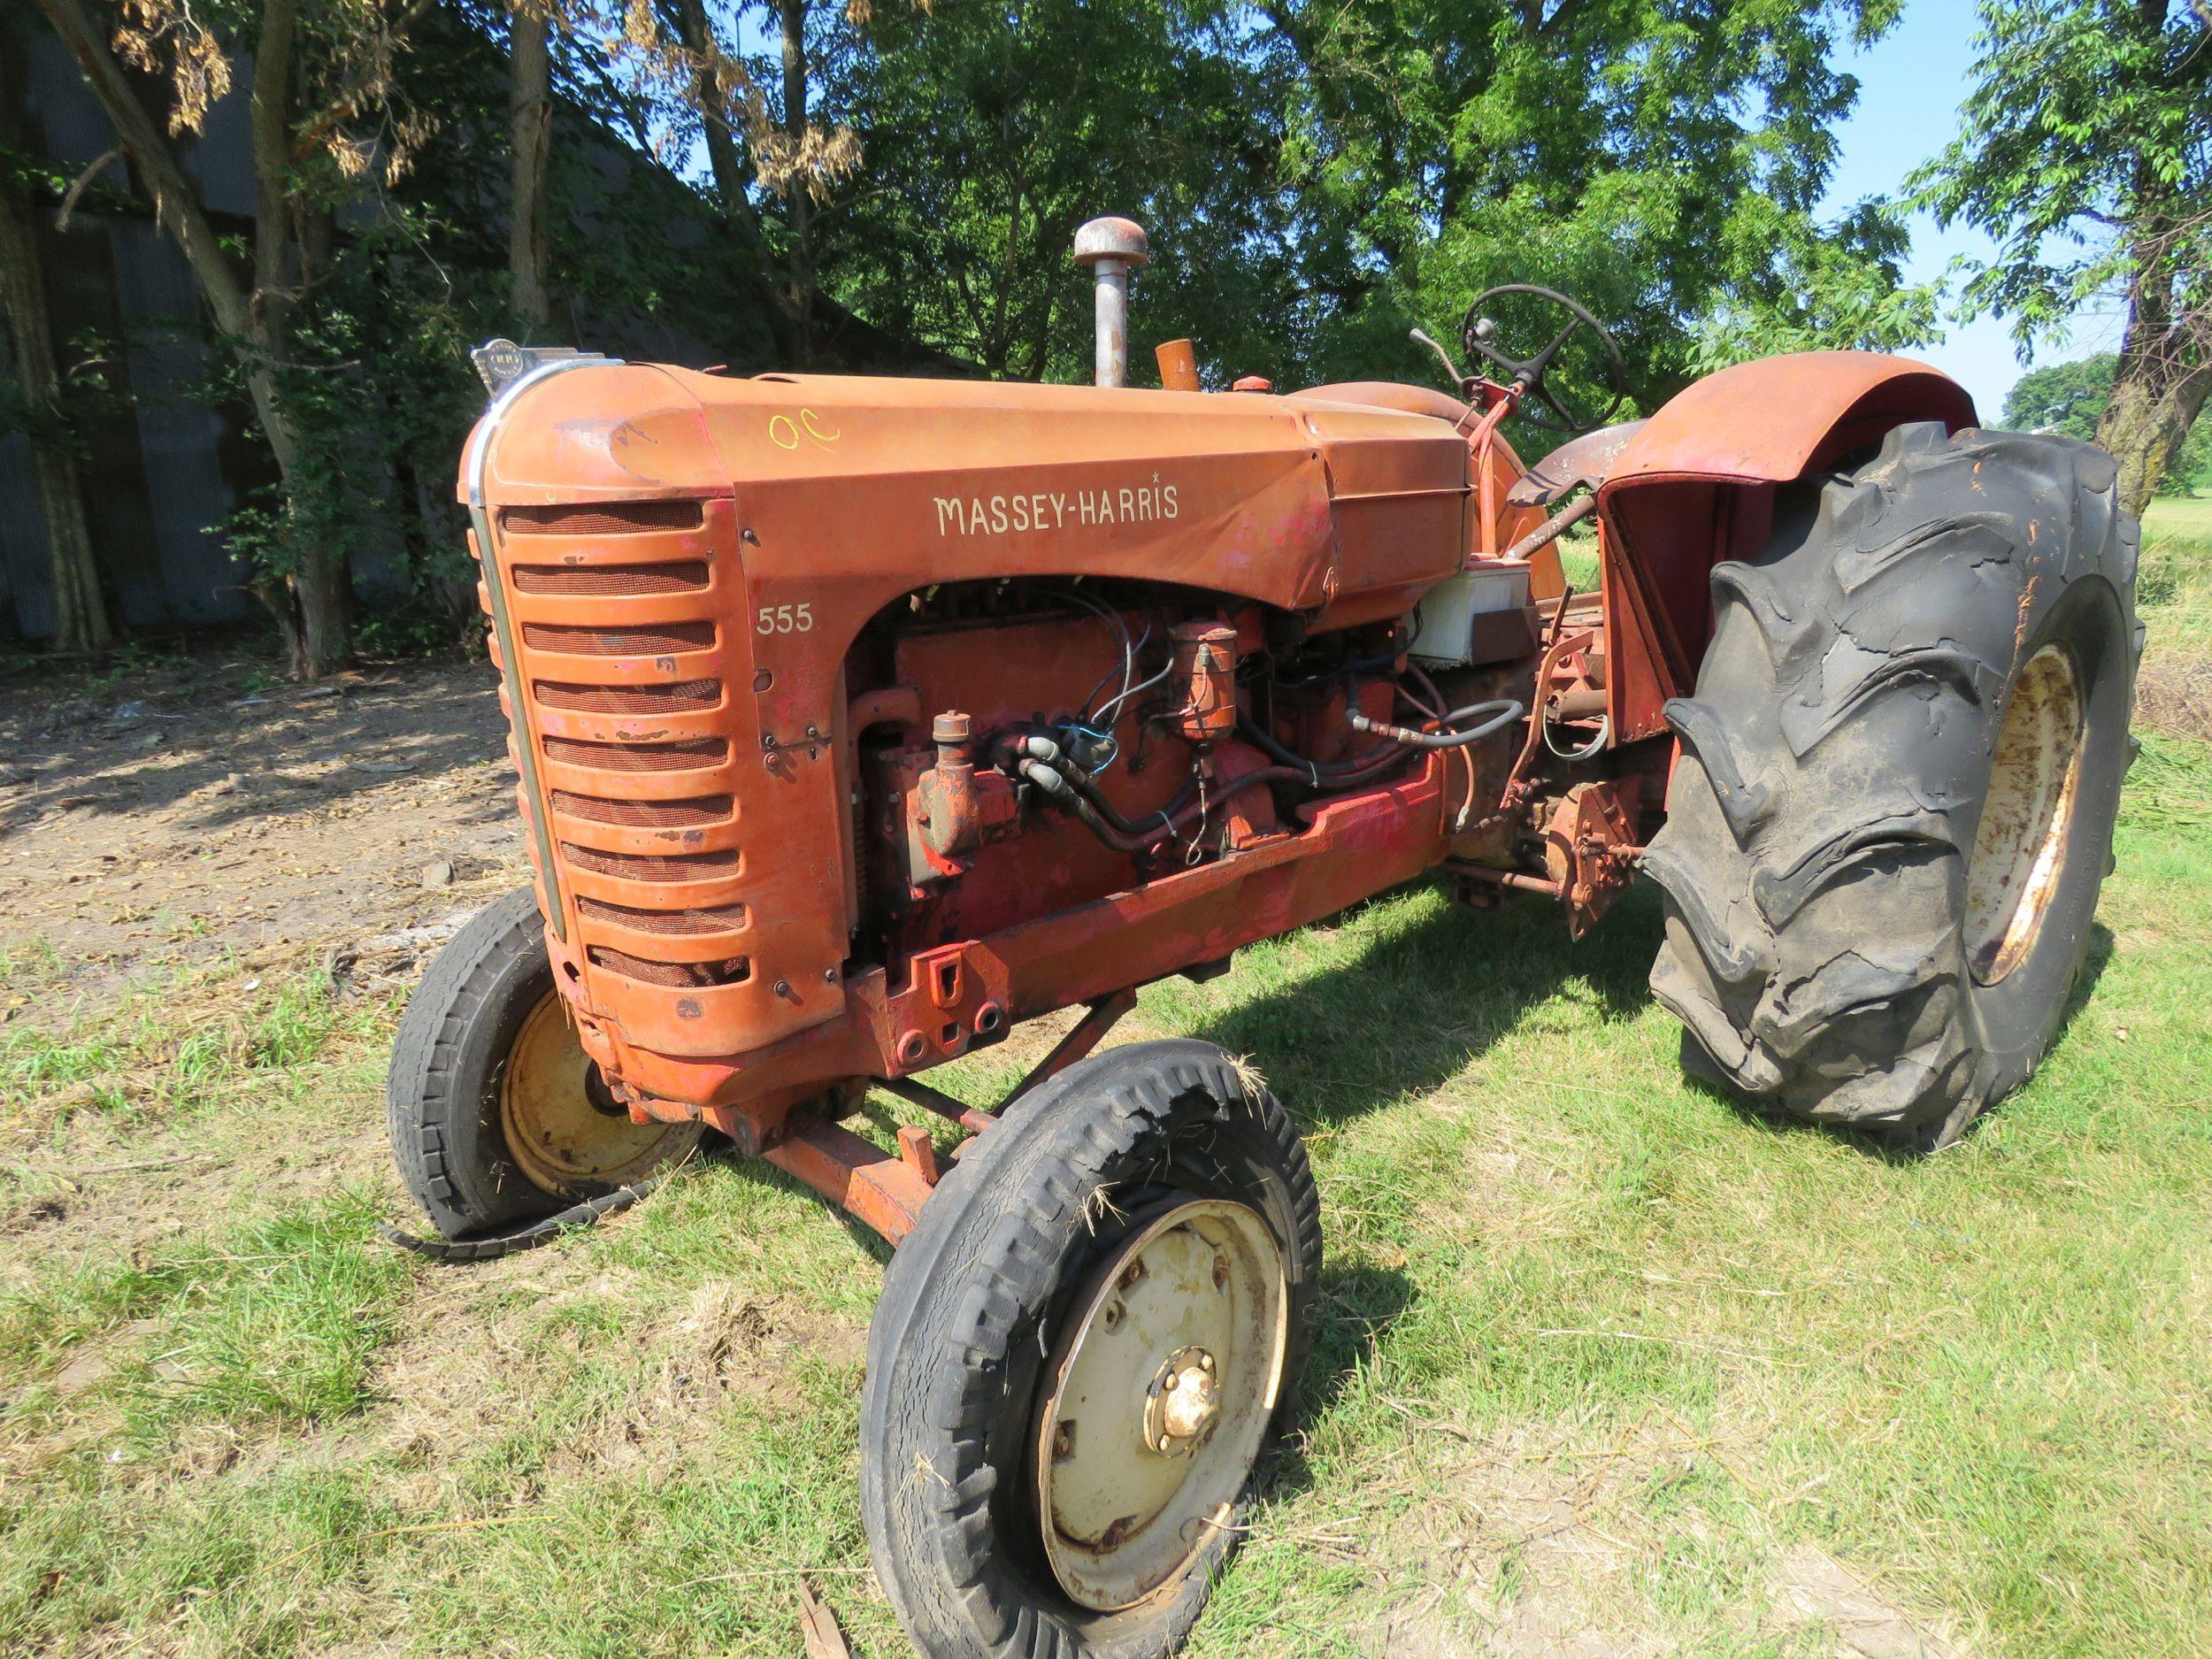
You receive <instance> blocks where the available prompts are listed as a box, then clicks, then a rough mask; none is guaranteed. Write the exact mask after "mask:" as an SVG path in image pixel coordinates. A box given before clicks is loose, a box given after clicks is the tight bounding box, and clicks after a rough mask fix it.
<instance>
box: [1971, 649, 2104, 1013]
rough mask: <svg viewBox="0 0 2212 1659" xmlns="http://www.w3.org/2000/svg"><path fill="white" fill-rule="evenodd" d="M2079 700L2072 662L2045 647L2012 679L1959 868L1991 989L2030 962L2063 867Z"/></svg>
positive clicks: (1978, 959)
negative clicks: (1967, 851) (1969, 850)
mask: <svg viewBox="0 0 2212 1659" xmlns="http://www.w3.org/2000/svg"><path fill="white" fill-rule="evenodd" d="M2082 715H2083V699H2082V687H2081V676H2080V673H2079V672H2078V670H2077V669H2076V667H2075V665H2074V657H2073V653H2071V652H2070V651H2069V650H2068V649H2066V648H2065V647H2064V646H2062V645H2058V644H2051V645H2046V646H2045V647H2043V648H2042V649H2040V650H2039V651H2037V652H2036V653H2035V655H2034V656H2033V657H2030V658H2029V659H2028V662H2027V665H2026V666H2025V667H2024V668H2023V669H2022V670H2021V671H2020V674H2019V677H2018V678H2017V679H2016V680H2014V682H2013V687H2012V695H2011V697H2010V699H2009V700H2008V702H2007V703H2006V705H2005V714H2004V719H2003V720H2002V722H2001V723H2000V725H1999V726H1998V729H1997V742H1996V747H1995V749H1994V750H1993V754H1992V757H1991V766H1990V776H1989V790H1988V793H1987V795H1985V798H1984V800H1983V803H1982V814H1981V821H1980V824H1979V825H1978V827H1977V829H1976V832H1975V836H1974V852H1973V856H1972V857H1971V858H1970V860H1969V861H1968V864H1967V866H1966V923H1965V934H1966V959H1967V964H1968V965H1969V967H1970V969H1971V970H1972V972H1973V975H1974V979H1975V982H1976V983H1977V984H1979V985H1985V986H1987V985H1995V984H1997V983H1998V982H1999V981H2001V980H2002V979H2004V978H2005V977H2006V976H2007V975H2008V974H2009V973H2011V972H2012V971H2013V970H2014V969H2016V968H2017V967H2018V966H2019V965H2020V964H2021V963H2023V962H2024V961H2025V960H2026V959H2027V956H2028V954H2029V953H2030V952H2031V951H2032V949H2034V948H2035V941H2036V940H2037V938H2038V937H2039V935H2040V933H2042V930H2043V922H2044V918H2045V917H2046V916H2047V915H2048V914H2049V912H2050V908H2051V901H2052V899H2053V898H2054V897H2055V895H2056V894H2057V891H2058V885H2059V876H2060V874H2061V873H2062V871H2063V870H2064V868H2065V864H2066V843H2067V840H2068V836H2069V833H2070V831H2071V829H2072V828H2073V822H2074V807H2075V801H2076V797H2077V795H2078V787H2077V785H2078V780H2079V777H2080V773H2081V749H2082V742H2081V739H2082V724H2083V721H2082Z"/></svg>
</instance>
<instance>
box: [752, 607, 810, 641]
mask: <svg viewBox="0 0 2212 1659" xmlns="http://www.w3.org/2000/svg"><path fill="white" fill-rule="evenodd" d="M813 627H814V607H813V606H812V605H810V604H799V605H763V606H762V607H761V608H760V612H759V614H758V616H757V617H756V618H754V623H753V631H754V632H755V633H756V634H807V633H810V632H812V630H813Z"/></svg>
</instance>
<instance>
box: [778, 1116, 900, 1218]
mask: <svg viewBox="0 0 2212 1659" xmlns="http://www.w3.org/2000/svg"><path fill="white" fill-rule="evenodd" d="M761 1156H763V1157H764V1158H766V1159H767V1160H768V1161H769V1162H770V1163H771V1164H774V1165H775V1166H776V1167H777V1168H778V1169H780V1170H781V1171H783V1172H784V1173H785V1174H787V1175H790V1176H795V1177H796V1178H797V1179H800V1180H802V1181H804V1182H805V1183H806V1184H807V1185H808V1186H809V1187H812V1188H813V1189H814V1190H815V1191H816V1192H818V1193H819V1194H822V1196H823V1197H825V1198H826V1199H828V1200H829V1201H830V1202H832V1203H833V1204H835V1205H836V1206H837V1207H838V1208H839V1209H841V1210H849V1211H850V1212H851V1213H852V1215H853V1216H854V1217H856V1219H858V1220H860V1221H862V1222H864V1223H866V1224H867V1225H869V1226H871V1227H873V1228H874V1229H875V1230H876V1231H877V1232H878V1233H881V1234H882V1235H883V1237H884V1238H885V1239H886V1240H887V1241H888V1242H890V1243H891V1244H894V1245H895V1244H897V1243H898V1242H899V1241H900V1240H902V1239H903V1238H905V1237H906V1235H907V1234H908V1233H911V1232H913V1231H914V1223H915V1221H916V1219H917V1218H918V1217H920V1215H921V1213H922V1205H923V1204H924V1203H925V1202H926V1201H927V1200H928V1198H929V1191H930V1187H932V1186H933V1182H931V1181H928V1180H925V1179H923V1177H922V1173H921V1171H920V1170H919V1169H918V1167H917V1160H915V1159H914V1158H912V1157H902V1156H899V1155H898V1154H897V1153H891V1152H886V1151H884V1150H883V1148H880V1147H879V1146H877V1145H876V1144H875V1143H874V1142H872V1141H864V1140H862V1139H861V1137H860V1136H858V1135H856V1134H855V1133H853V1132H852V1131H851V1130H849V1129H847V1128H844V1127H842V1126H841V1125H837V1124H832V1123H813V1124H809V1125H806V1126H805V1127H803V1128H802V1129H800V1130H799V1131H798V1132H797V1133H795V1134H792V1135H790V1136H789V1137H787V1139H785V1140H782V1141H778V1142H777V1143H776V1144H774V1145H773V1146H771V1147H769V1148H767V1149H766V1150H765V1151H764V1152H763V1153H762V1154H761Z"/></svg>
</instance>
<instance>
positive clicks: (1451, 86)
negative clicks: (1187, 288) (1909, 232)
mask: <svg viewBox="0 0 2212 1659" xmlns="http://www.w3.org/2000/svg"><path fill="white" fill-rule="evenodd" d="M1895 16H1896V5H1895V4H1894V0H1833V3H1832V4H1815V5H1810V6H1808V5H1804V4H1797V3H1796V0H1757V3H1756V4H1738V5H1732V6H1728V7H1725V8H1721V9H1718V10H1717V11H1715V12H1683V11H1681V10H1679V9H1678V8H1675V7H1672V6H1670V5H1666V4H1660V3H1659V0H1636V3H1634V4H1624V5H1613V6H1603V7H1599V6H1589V5H1585V4H1577V3H1575V0H1567V3H1566V4H1559V5H1556V6H1554V7H1552V8H1550V10H1549V12H1548V14H1546V13H1545V12H1543V11H1542V10H1541V9H1539V8H1531V7H1525V6H1521V5H1515V4H1503V3H1502V0H1488V3H1487V4H1476V5H1472V6H1470V7H1465V8H1458V9H1447V10H1445V11H1443V12H1438V11H1435V10H1433V9H1432V8H1429V7H1426V6H1421V5H1416V4H1407V3H1406V0H1358V3H1356V4H1352V5H1349V6H1345V5H1340V4H1324V3H1323V0H1280V3H1279V4H1272V5H1271V6H1269V7H1267V8H1266V10H1265V18H1266V23H1265V27H1264V28H1263V29H1262V30H1261V32H1260V33H1259V35H1258V36H1257V39H1258V42H1259V43H1260V46H1261V48H1262V50H1264V51H1266V52H1267V53H1268V54H1269V55H1270V56H1271V58H1273V59H1274V60H1276V61H1278V62H1281V63H1284V64H1285V65H1286V71H1285V73H1286V77H1287V78H1288V80H1289V81H1290V83H1291V96H1292V104H1291V111H1290V134H1289V140H1288V145H1287V150H1286V176H1287V178H1288V179H1289V180H1290V181H1291V182H1292V183H1293V184H1294V187H1295V188H1297V189H1298V190H1299V191H1300V193H1301V196H1302V208H1303V211H1305V212H1306V213H1309V214H1310V215H1311V216H1313V217H1314V218H1315V219H1317V221H1318V222H1319V223H1320V224H1321V225H1323V226H1325V227H1327V229H1328V231H1329V233H1330V234H1329V235H1328V236H1327V237H1326V238H1325V248H1326V249H1327V250H1328V253H1329V255H1330V260H1329V264H1328V265H1327V266H1325V268H1324V269H1322V270H1319V271H1316V272H1313V273H1310V278H1309V280H1310V283H1311V284H1312V286H1314V287H1316V288H1319V289H1321V290H1323V291H1325V292H1327V293H1329V294H1330V295H1331V296H1332V298H1333V301H1334V303H1333V307H1332V310H1333V312H1334V313H1336V314H1337V315H1341V316H1348V317H1350V318H1352V319H1355V321H1354V322H1353V324H1352V325H1351V326H1348V327H1346V326H1338V325H1332V326H1330V327H1329V328H1328V330H1327V333H1326V335H1325V339H1324V342H1323V349H1322V352H1321V356H1322V358H1323V362H1324V365H1325V367H1326V368H1327V369H1328V370H1329V371H1330V372H1332V373H1338V372H1374V371H1377V370H1381V369H1385V368H1387V369H1391V370H1394V371H1396V372H1397V373H1408V372H1409V371H1413V364H1414V362H1415V361H1416V359H1414V358H1412V357H1410V355H1409V352H1410V349H1409V348H1407V347H1405V346H1403V345H1402V344H1398V345H1395V346H1394V347H1393V348H1392V349H1391V352H1390V354H1389V355H1388V356H1387V357H1385V356H1383V354H1382V350H1381V348H1382V347H1383V346H1384V344H1385V342H1388V341H1389V340H1390V338H1391V336H1393V335H1395V336H1397V338H1398V340H1400V341H1402V337H1403V329H1404V327H1405V326H1407V325H1409V323H1412V322H1422V323H1425V324H1427V325H1429V326H1432V328H1433V327H1434V326H1436V325H1438V324H1444V325H1447V326H1448V325H1450V324H1451V323H1453V322H1455V321H1456V320H1457V318H1458V315H1459V313H1460V311H1461V310H1462V309H1463V307H1464V306H1465V304H1466V303H1467V301H1468V300H1469V299H1470V298H1471V296H1473V295H1474V293H1475V292H1476V291H1477V290H1479V289H1480V288H1485V287H1487V286H1490V285H1492V284H1494V283H1498V282H1504V281H1511V280H1532V281H1538V282H1542V283H1546V284H1548V285H1549V286H1552V287H1555V288H1563V289H1564V290H1566V291H1567V292H1570V293H1572V294H1574V295H1576V296H1578V297H1580V298H1582V299H1583V300H1584V301H1585V302H1586V303H1589V304H1590V305H1591V306H1592V308H1593V309H1594V310H1595V311H1597V312H1598V314H1599V315H1600V316H1601V317H1603V318H1605V319H1607V320H1608V321H1609V323H1610V324H1611V325H1612V326H1614V327H1615V329H1616V331H1617V333H1618V334H1619V335H1620V337H1621V340H1622V343H1623V346H1624V349H1625V350H1626V354H1627V357H1628V360H1629V364H1630V373H1631V375H1632V380H1633V387H1634V391H1635V394H1636V396H1637V398H1638V400H1639V401H1640V402H1641V403H1645V404H1647V405H1648V404H1650V403H1654V402H1655V401H1656V400H1657V399H1659V398H1661V397H1663V396H1666V395H1667V394H1669V393H1671V391H1673V390H1674V389H1676V388H1678V386H1679V385H1681V384H1682V383H1683V381H1684V380H1686V379H1687V378H1688V377H1689V376H1690V375H1691V374H1692V373H1694V372H1696V371H1697V370H1698V369H1700V368H1701V367H1704V366H1707V365H1709V364H1710V363H1712V362H1713V361H1715V360H1717V359H1719V358H1724V357H1732V356H1740V355H1747V354H1749V353H1751V352H1755V351H1758V350H1763V349H1775V348H1777V347H1787V346H1798V345H1803V344H1808V343H1818V344H1827V345H1844V344H1859V343H1870V344H1886V345H1893V344H1902V343H1907V342H1912V341H1915V340H1919V339H1924V338H1926V337H1928V336H1929V335H1930V334H1932V332H1933V326H1934V315H1933V309H1932V296H1927V295H1925V294H1921V293H1916V292H1914V293H1908V294H1905V295H1899V294H1898V293H1897V292H1896V290H1897V289H1898V287H1899V282H1898V273H1897V270H1896V268H1895V258H1896V256H1897V254H1898V253H1899V252H1900V251H1901V249H1902V246H1903V239H1902V233H1901V228H1900V227H1899V225H1898V223H1897V222H1896V220H1895V219H1894V218H1893V216H1891V215H1890V214H1889V213H1888V212H1886V211H1885V210H1883V209H1882V208H1880V207H1879V206H1878V204H1869V205H1867V206H1863V207H1862V208H1860V209H1858V210H1856V211H1854V212H1852V213H1850V214H1848V215H1847V216H1846V217H1845V218H1844V219H1843V220H1842V221H1841V222H1840V223H1839V224H1837V225H1834V226H1827V227H1824V226H1821V225H1820V224H1818V223H1817V222H1816V218H1815V213H1814V209H1815V205H1816V203H1817V202H1818V200H1819V198H1820V196H1821V194H1822V191H1823V190H1824V187H1825V185H1826V183H1827V180H1828V178H1829V175H1830V172H1831V170H1832V165H1833V162H1834V157H1835V137H1834V132H1833V127H1834V124H1835V123H1836V122H1837V121H1838V120H1839V119H1840V118H1841V117H1842V116H1843V114H1844V113H1845V112H1846V111H1847V110H1848V109H1849V108H1850V106H1851V104H1852V103H1853V101H1854V99H1855V96H1856V93H1857V88H1856V84H1855V81H1853V80H1852V79H1851V77H1849V76H1847V75H1845V74H1842V73H1839V72H1838V71H1837V70H1836V69H1835V68H1834V67H1833V66H1832V63H1831V61H1830V60H1831V58H1832V53H1833V51H1834V50H1835V48H1836V46H1837V45H1838V43H1839V42H1840V41H1841V40H1843V39H1845V38H1850V39H1855V40H1867V39H1871V38H1873V37H1874V36H1876V35H1879V34H1880V33H1881V32H1882V31H1883V30H1884V29H1886V27H1889V25H1890V24H1891V23H1892V22H1893V20H1894V19H1895Z"/></svg>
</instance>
